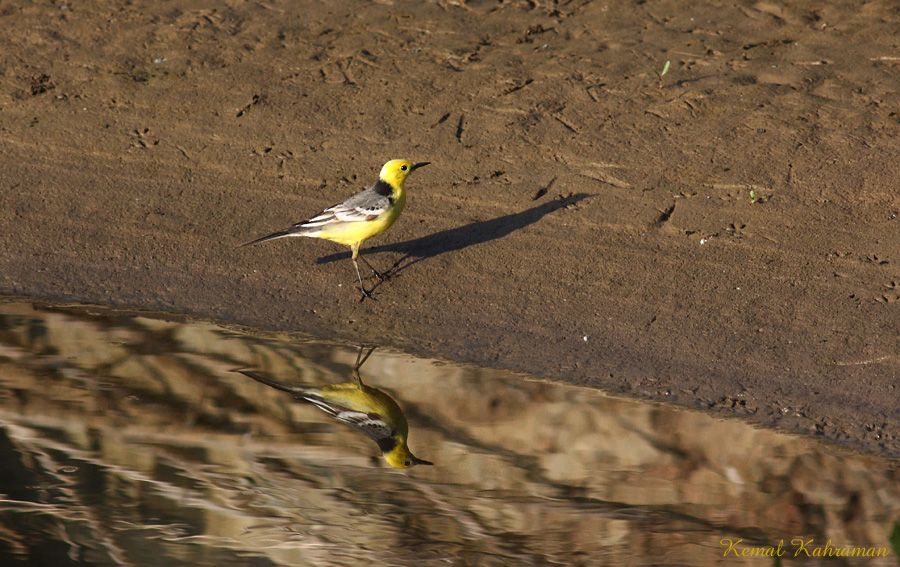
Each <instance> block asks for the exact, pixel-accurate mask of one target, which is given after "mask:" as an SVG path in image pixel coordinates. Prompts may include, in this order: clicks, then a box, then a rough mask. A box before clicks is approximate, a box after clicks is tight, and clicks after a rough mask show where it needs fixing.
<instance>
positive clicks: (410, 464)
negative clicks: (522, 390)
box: [403, 165, 412, 467]
mask: <svg viewBox="0 0 900 567" xmlns="http://www.w3.org/2000/svg"><path fill="white" fill-rule="evenodd" d="M403 167H406V166H405V165H404V166H403ZM403 464H404V465H406V466H408V467H410V466H412V463H411V462H409V461H406V462H405V463H403Z"/></svg>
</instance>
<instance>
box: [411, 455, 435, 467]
mask: <svg viewBox="0 0 900 567" xmlns="http://www.w3.org/2000/svg"><path fill="white" fill-rule="evenodd" d="M412 460H413V463H414V464H416V465H431V466H434V463H432V462H431V461H426V460H425V459H420V458H419V457H416V456H415V455H413V458H412Z"/></svg>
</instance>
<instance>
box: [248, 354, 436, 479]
mask: <svg viewBox="0 0 900 567" xmlns="http://www.w3.org/2000/svg"><path fill="white" fill-rule="evenodd" d="M374 350H375V348H371V349H369V350H368V351H367V352H365V349H363V348H360V349H359V353H358V354H357V355H356V364H354V366H353V378H354V381H353V382H345V383H342V384H329V385H327V386H322V387H308V386H288V385H285V384H281V383H279V382H276V381H275V380H273V379H271V378H269V377H268V376H264V375H262V374H260V373H258V372H255V371H253V370H244V369H238V370H237V372H240V373H241V374H243V375H245V376H249V377H250V378H253V379H254V380H256V381H257V382H261V383H263V384H265V385H266V386H270V387H272V388H275V389H277V390H282V391H284V392H288V393H290V394H291V395H292V396H293V397H294V399H296V400H300V401H304V402H309V403H311V404H313V405H315V406H316V407H318V408H319V409H321V410H322V411H324V412H325V413H327V414H328V415H330V416H331V417H333V418H335V419H337V420H338V421H342V422H344V423H346V424H348V425H350V426H351V427H353V428H354V429H355V430H357V431H359V432H361V433H364V434H365V435H367V436H368V437H370V438H371V439H372V440H374V441H375V443H377V444H378V448H379V449H381V453H382V456H383V457H384V460H385V461H387V464H388V465H390V466H392V467H394V468H399V469H405V468H408V467H411V466H413V465H432V464H434V463H431V462H429V461H426V460H424V459H420V458H418V457H416V456H415V455H413V454H412V452H411V451H410V450H409V446H408V445H407V439H408V436H409V425H408V424H407V422H406V416H405V415H403V410H401V409H400V406H398V405H397V402H395V401H394V399H393V398H391V397H390V396H388V395H387V394H386V393H384V392H383V391H381V390H379V389H377V388H373V387H371V386H366V385H365V384H363V381H362V378H361V377H360V375H359V368H360V367H361V366H362V365H363V364H364V363H365V362H366V360H368V358H369V356H370V355H371V354H372V351H374Z"/></svg>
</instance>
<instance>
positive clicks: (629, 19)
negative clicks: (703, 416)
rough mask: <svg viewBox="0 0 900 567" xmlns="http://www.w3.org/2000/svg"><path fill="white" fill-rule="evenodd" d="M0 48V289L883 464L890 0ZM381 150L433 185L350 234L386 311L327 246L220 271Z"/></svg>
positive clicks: (27, 22) (214, 22) (340, 11)
mask: <svg viewBox="0 0 900 567" xmlns="http://www.w3.org/2000/svg"><path fill="white" fill-rule="evenodd" d="M0 30H2V31H0V47H2V49H0V53H2V55H0V147H2V152H0V240H2V241H0V244H2V245H0V292H3V293H6V294H16V295H28V296H32V297H47V298H56V299H60V298H61V299H71V300H79V301H87V302H96V303H102V304H109V305H117V306H130V307H138V308H144V309H152V310H162V311H170V312H183V313H189V314H191V315H194V316H199V317H206V318H211V319H215V320H221V321H230V322H237V323H242V324H248V325H254V326H259V327H262V328H267V329H286V330H298V331H304V332H308V333H313V334H318V335H338V336H340V337H342V338H344V339H348V340H356V341H358V340H370V341H375V342H379V343H382V344H385V343H386V344H390V345H393V346H397V347H401V348H403V349H406V350H408V351H411V352H413V353H417V354H424V355H429V356H440V357H446V358H453V359H458V360H465V361H471V362H476V363H479V364H484V365H488V366H497V367H504V368H511V369H518V370H525V371H528V372H530V373H533V374H538V375H544V376H547V377H552V378H556V379H561V380H565V381H568V382H574V383H579V384H586V385H591V386H596V387H602V388H605V389H607V390H610V391H613V392H618V393H627V394H630V395H636V396H639V397H647V398H656V399H666V400H672V401H674V402H676V403H680V404H685V405H690V406H695V407H704V408H710V409H714V410H720V411H722V412H725V413H737V414H740V415H746V416H749V417H750V418H751V419H752V420H754V421H756V422H758V423H766V424H775V425H778V426H781V427H784V428H786V429H789V430H793V431H800V432H806V433H815V434H818V435H821V436H824V437H826V438H828V439H831V440H834V441H837V442H841V443H847V444H852V445H856V446H861V447H865V448H867V449H871V450H877V451H881V452H884V453H886V454H890V455H894V456H896V455H900V434H898V427H900V409H898V406H897V403H896V400H897V398H898V392H897V385H898V375H900V358H898V355H897V353H898V351H900V339H898V337H900V313H898V301H897V300H898V298H900V287H898V286H900V283H898V282H900V269H898V266H900V236H898V235H900V219H898V218H897V216H898V212H900V197H898V192H897V187H896V180H897V179H898V176H900V161H898V160H897V152H898V142H897V136H898V134H900V116H898V112H900V111H898V108H900V95H898V88H897V86H898V85H897V78H896V77H897V71H898V65H900V54H898V52H897V48H896V45H895V43H896V39H895V38H896V37H897V33H898V31H900V11H898V9H897V7H896V6H893V5H892V4H891V3H889V2H871V3H868V4H866V5H865V6H864V7H863V8H859V7H858V6H856V5H850V4H847V5H845V6H827V7H822V6H819V5H818V3H813V2H806V3H804V2H800V3H795V4H793V5H792V6H791V7H790V8H788V7H784V6H781V5H780V4H775V3H768V2H758V3H753V2H743V3H740V4H737V5H733V4H728V5H725V4H718V3H715V2H712V3H707V4H705V5H702V6H701V5H698V6H696V7H690V8H688V7H685V6H683V5H682V4H681V3H678V2H666V1H661V2H646V3H643V4H638V5H628V6H616V5H605V4H602V3H590V4H582V3H576V2H572V3H569V4H564V3H559V4H554V5H552V6H549V7H546V8H545V7H543V6H541V7H536V8H535V7H533V6H531V4H529V3H527V2H522V3H515V2H514V3H504V4H495V3H491V2H482V3H470V4H466V3H452V2H435V3H430V4H425V3H404V2H393V3H391V2H387V3H362V2H359V3H357V2H342V3H336V4H332V5H330V7H327V8H325V7H322V6H321V5H319V4H316V3H290V4H288V3H278V2H257V3H247V4H237V3H233V4H232V5H231V7H228V8H216V9H213V8H209V7H207V6H206V5H205V4H202V3H197V4H195V5H194V6H192V7H190V8H183V7H182V8H176V7H173V6H169V5H165V4H158V5H154V6H152V7H142V8H141V9H137V8H136V7H134V6H129V5H126V4H124V3H122V4H119V3H106V4H99V3H98V4H97V7H96V8H94V9H91V10H83V9H79V7H78V6H69V5H64V4H58V5H54V6H23V7H19V6H15V5H11V6H8V7H6V8H4V10H3V13H2V15H0ZM666 61H671V67H670V70H669V71H668V73H666V75H665V76H663V77H661V78H660V77H658V75H657V72H658V71H661V70H662V69H663V67H664V64H665V62H666ZM398 156H409V157H411V158H413V159H416V160H429V161H432V162H434V164H433V165H432V166H430V167H429V168H427V169H424V170H422V171H421V172H416V174H415V175H414V177H412V178H411V180H410V183H409V190H410V197H409V203H408V208H407V211H406V212H405V213H404V216H403V217H402V218H401V219H400V221H399V222H398V224H397V225H396V226H395V227H394V228H393V229H392V230H391V231H390V232H388V233H386V234H385V235H383V236H381V237H380V238H379V239H378V240H377V241H375V242H373V243H372V249H371V250H370V252H369V254H370V256H369V258H370V260H371V261H372V262H373V263H375V264H376V265H377V266H379V267H387V266H391V265H394V266H396V267H397V270H396V271H397V272H398V273H397V275H396V277H394V278H393V279H391V280H390V281H389V282H387V283H385V284H383V285H381V286H379V287H378V289H377V292H376V293H377V301H374V302H372V301H367V302H365V303H362V304H361V303H359V302H358V298H357V296H356V294H355V292H354V291H353V288H352V284H353V281H354V279H355V278H354V274H353V271H352V266H351V264H350V263H349V261H347V259H346V258H347V257H348V255H347V254H345V253H344V252H343V251H342V250H341V249H340V248H338V247H336V246H334V245H332V244H330V243H327V242H318V241H300V242H297V241H279V242H273V243H268V244H266V245H261V246H258V247H252V248H245V249H240V250H237V249H235V246H236V245H238V244H240V243H241V242H244V241H246V240H248V239H250V238H253V237H256V236H259V235H261V234H264V233H266V232H268V231H271V230H274V229H278V228H281V227H283V226H285V225H286V224H288V223H291V222H294V221H298V220H301V219H303V218H304V217H306V216H308V215H309V214H311V213H315V212H317V211H318V210H319V209H321V208H322V207H323V206H327V205H330V204H333V203H335V202H337V201H340V200H341V199H342V198H344V197H345V196H347V195H349V194H351V193H352V192H354V191H356V190H358V189H359V188H361V187H362V186H363V185H364V184H366V183H368V182H369V181H370V180H371V179H372V176H373V175H374V174H375V172H376V171H377V170H378V168H379V166H380V164H381V163H382V162H383V161H385V160H386V159H388V158H391V157H398Z"/></svg>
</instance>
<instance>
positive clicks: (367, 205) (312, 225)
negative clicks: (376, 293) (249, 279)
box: [241, 159, 430, 299]
mask: <svg viewBox="0 0 900 567" xmlns="http://www.w3.org/2000/svg"><path fill="white" fill-rule="evenodd" d="M429 163H430V162H427V161H424V162H420V163H413V162H411V161H409V160H407V159H392V160H391V161H389V162H387V163H386V164H384V166H383V167H382V168H381V173H379V174H378V181H376V182H375V183H374V184H373V185H372V186H371V187H369V188H368V189H366V190H364V191H362V192H360V193H357V194H356V195H353V196H352V197H350V198H348V199H347V200H346V201H344V202H343V203H338V204H337V205H334V206H333V207H328V208H327V209H325V210H324V211H322V212H321V213H319V214H318V215H316V216H314V217H312V218H311V219H309V220H306V221H303V222H298V223H297V224H294V225H292V226H290V227H288V228H286V229H284V230H279V231H278V232H273V233H272V234H269V235H266V236H263V237H260V238H257V239H256V240H252V241H250V242H247V243H246V244H242V245H241V246H249V245H251V244H256V243H257V242H265V241H267V240H275V239H278V238H287V237H289V236H309V237H312V238H324V239H325V240H331V241H332V242H337V243H338V244H344V245H345V246H349V247H350V251H351V253H352V255H351V259H352V260H353V267H354V268H356V279H357V280H359V291H360V292H361V293H362V295H363V299H365V298H366V297H369V298H371V297H372V292H371V291H370V290H367V289H366V286H364V285H363V281H362V276H361V275H360V273H359V264H357V263H356V259H357V258H358V257H359V258H362V256H360V255H359V247H360V246H362V243H363V242H365V241H366V240H368V239H369V238H372V237H373V236H377V235H379V234H381V233H382V232H384V231H385V230H387V229H389V228H390V227H391V225H392V224H394V221H395V220H397V217H399V216H400V213H401V212H403V207H405V206H406V188H405V187H404V183H406V178H407V177H408V176H409V174H410V173H412V172H413V171H415V170H416V169H419V168H420V167H424V166H426V165H428V164H429ZM362 261H363V262H365V263H366V266H368V267H369V269H370V270H372V273H373V274H375V276H376V277H378V279H380V280H384V278H385V276H384V275H383V274H381V273H380V272H378V270H376V269H375V268H373V267H372V264H370V263H369V261H368V260H366V259H365V258H362Z"/></svg>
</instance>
